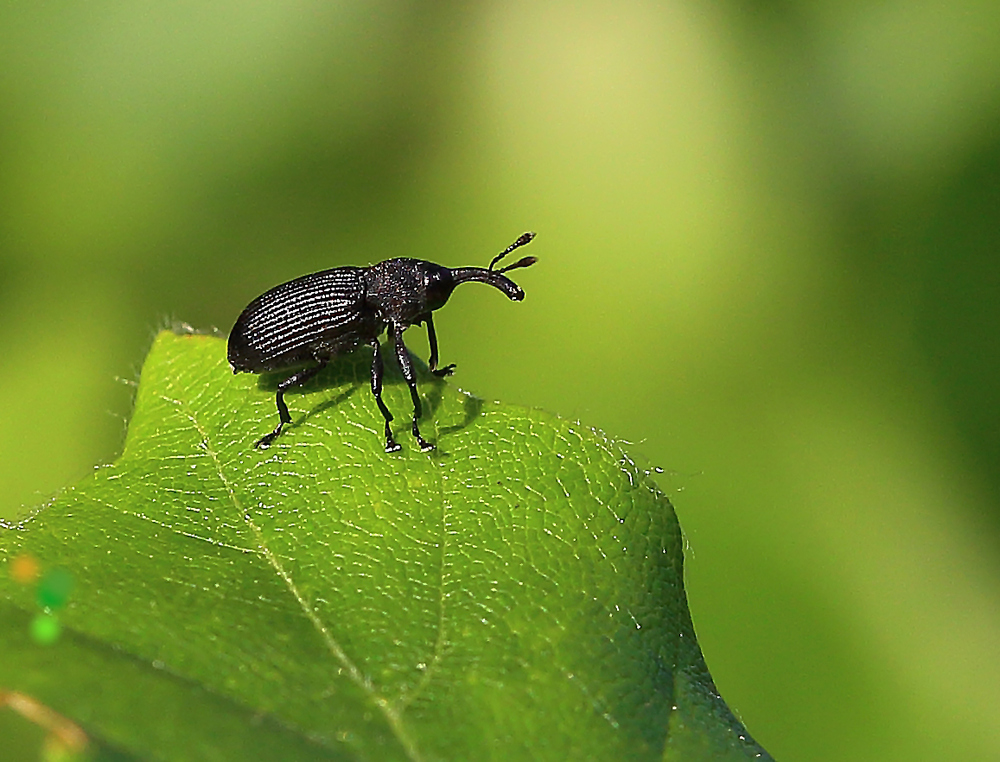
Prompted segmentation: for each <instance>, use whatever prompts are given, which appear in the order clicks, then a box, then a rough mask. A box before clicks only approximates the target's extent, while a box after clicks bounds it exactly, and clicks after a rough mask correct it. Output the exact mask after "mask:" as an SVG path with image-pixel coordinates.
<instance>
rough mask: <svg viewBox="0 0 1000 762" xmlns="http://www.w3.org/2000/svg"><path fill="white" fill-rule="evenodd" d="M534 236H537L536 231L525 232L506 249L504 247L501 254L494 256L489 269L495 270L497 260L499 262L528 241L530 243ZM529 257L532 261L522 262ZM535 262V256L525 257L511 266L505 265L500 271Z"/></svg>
mask: <svg viewBox="0 0 1000 762" xmlns="http://www.w3.org/2000/svg"><path fill="white" fill-rule="evenodd" d="M534 237H535V234H534V233H524V234H523V235H522V236H521V237H520V238H518V239H517V240H516V241H514V243H512V244H511V245H510V246H508V247H507V248H506V249H504V250H503V251H501V252H500V253H499V254H497V255H496V256H495V257H493V261H492V262H490V266H489V268H488V269H489V270H493V266H494V265H496V263H497V262H499V261H500V260H501V259H503V258H504V257H506V256H507V255H508V254H510V253H511V252H512V251H514V249H517V248H520V247H521V246H524V245H525V244H526V243H530V242H531V239H532V238H534ZM527 259H530V260H532V261H531V262H528V263H527V264H521V263H522V262H524V261H525V260H527ZM534 263H535V259H534V257H525V258H524V259H522V260H521V261H520V262H518V263H517V264H515V265H511V266H510V267H505V268H504V269H503V270H500V272H506V271H507V270H513V269H515V268H517V267H527V266H528V265H531V264H534Z"/></svg>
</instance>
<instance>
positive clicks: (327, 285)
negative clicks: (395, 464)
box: [228, 233, 536, 452]
mask: <svg viewBox="0 0 1000 762" xmlns="http://www.w3.org/2000/svg"><path fill="white" fill-rule="evenodd" d="M534 237H535V234H534V233H525V234H524V235H522V236H521V237H520V238H518V239H517V240H516V241H514V243H512V244H511V245H510V246H508V247H507V248H506V249H504V250H503V251H502V252H500V253H499V254H498V255H497V256H495V257H494V258H493V261H492V262H490V266H489V268H483V267H456V268H448V267H442V266H441V265H436V264H434V263H433V262H425V261H423V260H420V259H407V258H403V257H400V258H397V259H387V260H385V261H384V262H379V263H378V264H377V265H372V266H370V267H335V268H333V269H332V270H323V271H322V272H318V273H313V274H311V275H304V276H302V277H301V278H296V279H295V280H292V281H289V282H288V283H282V284H281V285H280V286H275V287H274V288H272V289H271V290H270V291H267V292H265V293H263V294H261V295H260V296H258V297H257V298H256V299H254V300H253V301H252V302H250V304H249V305H247V308H246V309H245V310H243V313H242V314H241V315H240V316H239V318H238V319H237V321H236V325H234V326H233V330H232V331H231V332H230V333H229V351H228V358H229V364H230V365H231V366H232V368H233V373H240V372H243V371H246V372H250V373H265V372H270V371H280V370H291V369H293V368H299V367H301V370H298V371H296V372H295V373H293V374H292V375H291V376H289V377H288V378H286V379H285V380H284V381H282V382H281V383H280V384H278V393H277V396H276V401H277V405H278V416H279V419H280V420H279V422H278V425H277V426H275V427H274V431H272V432H270V433H269V434H265V435H264V436H263V437H261V438H260V440H259V441H258V442H257V445H256V446H257V447H267V446H268V445H269V444H271V442H273V441H274V440H275V438H276V437H277V436H278V435H279V434H280V433H281V429H282V428H283V427H284V426H285V424H287V423H291V421H292V417H291V416H290V415H289V414H288V406H287V405H285V400H284V395H285V392H286V391H288V390H289V389H291V388H292V387H293V386H300V385H302V384H304V383H305V382H306V381H308V380H309V379H310V378H312V377H313V376H315V375H316V374H317V373H319V372H320V371H321V370H322V369H323V368H324V367H326V364H327V363H328V362H329V361H330V360H331V359H332V358H333V357H335V356H336V355H341V354H346V353H347V352H351V351H353V350H355V349H357V348H358V347H359V346H360V345H361V344H369V345H370V346H371V347H372V348H373V349H374V350H375V357H374V359H373V360H372V393H373V394H374V395H375V401H376V402H377V403H378V407H379V410H381V411H382V416H383V417H384V418H385V451H386V452H395V451H396V450H398V449H399V445H398V444H397V443H396V441H395V440H394V439H393V438H392V431H391V430H390V429H389V422H390V421H391V420H392V413H390V412H389V408H387V407H386V406H385V403H384V402H383V401H382V354H381V351H380V348H379V340H378V337H379V336H380V335H381V333H382V331H385V330H387V329H388V335H390V336H392V340H393V344H394V345H395V349H396V359H397V361H398V362H399V367H400V369H402V371H403V378H404V379H406V384H407V386H409V387H410V397H411V398H412V399H413V436H414V437H416V439H417V443H418V444H419V445H420V449H422V450H430V449H433V447H434V445H432V444H430V443H429V442H426V441H425V440H424V438H423V437H422V436H420V429H418V428H417V419H418V418H420V412H421V411H420V397H419V396H418V395H417V380H416V374H415V373H414V372H413V360H412V359H411V358H410V354H409V352H408V350H407V349H406V345H405V344H404V343H403V331H405V330H406V329H407V328H409V327H410V326H411V325H420V324H421V323H426V324H427V340H428V342H429V344H430V350H431V356H430V359H429V360H428V362H427V364H428V366H429V367H430V370H431V372H432V373H433V374H434V375H436V376H447V375H450V374H451V372H452V371H453V370H454V368H455V366H454V365H447V366H445V367H444V368H438V367H437V362H438V347H437V336H436V335H435V333H434V321H433V320H432V319H431V312H433V311H434V310H436V309H439V308H441V307H443V306H444V304H445V302H447V301H448V297H449V296H451V292H452V291H453V290H454V289H455V286H457V285H458V284H459V283H465V282H467V281H480V282H482V283H488V284H489V285H491V286H493V287H494V288H497V289H499V290H500V291H503V293H504V294H506V295H507V297H508V298H510V299H511V300H513V301H517V302H519V301H521V300H522V299H523V298H524V291H522V290H521V288H520V286H518V285H517V284H516V283H514V281H512V280H511V279H510V278H508V277H506V276H504V275H503V273H505V272H507V271H508V270H514V269H516V268H518V267H528V266H529V265H533V264H535V262H536V259H535V257H524V258H523V259H520V260H518V261H517V262H515V263H514V264H512V265H508V266H507V267H504V268H501V269H500V270H494V269H493V267H494V265H496V264H497V262H499V261H500V260H501V259H503V258H504V257H505V256H507V255H508V254H510V252H512V251H514V249H516V248H518V247H520V246H524V245H525V244H526V243H528V242H529V241H530V240H531V239H532V238H534Z"/></svg>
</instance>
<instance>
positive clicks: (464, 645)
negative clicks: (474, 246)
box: [0, 333, 768, 760]
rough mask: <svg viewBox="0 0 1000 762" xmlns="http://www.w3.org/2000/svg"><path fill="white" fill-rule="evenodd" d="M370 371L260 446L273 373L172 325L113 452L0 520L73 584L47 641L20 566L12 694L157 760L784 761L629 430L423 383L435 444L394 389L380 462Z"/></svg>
mask: <svg viewBox="0 0 1000 762" xmlns="http://www.w3.org/2000/svg"><path fill="white" fill-rule="evenodd" d="M369 362H370V354H368V353H365V352H363V351H361V352H358V353H357V354H356V355H355V356H352V357H347V358H344V359H343V360H342V361H338V362H337V363H334V364H333V366H332V367H331V368H329V369H328V371H327V372H325V373H324V374H323V375H321V376H320V377H319V378H317V379H316V383H313V384H311V385H310V386H309V387H308V388H307V389H306V390H305V391H304V393H301V394H290V395H289V396H288V400H289V403H290V408H291V410H292V415H293V419H294V424H293V425H292V426H289V427H288V428H287V429H286V431H285V433H284V434H283V435H282V436H281V437H280V438H279V439H278V440H277V442H276V443H275V445H274V446H272V447H271V448H270V449H268V450H265V451H259V450H255V449H254V448H253V443H254V442H255V441H256V440H257V438H258V437H259V436H260V435H261V434H262V433H264V432H266V431H268V430H270V429H271V427H272V426H273V425H274V423H275V421H276V414H275V409H274V399H273V396H274V395H273V391H272V390H273V388H274V384H275V381H276V379H274V378H263V379H259V378H257V377H255V376H250V375H240V376H235V377H234V376H233V375H232V374H231V373H230V371H229V368H228V366H227V364H226V362H225V344H224V342H222V341H221V340H219V339H216V338H210V337H205V336H196V335H184V336H178V335H174V334H171V333H164V334H161V335H160V337H159V338H158V339H157V341H156V343H155V345H154V347H153V349H152V351H151V352H150V355H149V358H148V359H147V361H146V365H145V367H144V368H143V372H142V382H141V384H140V386H139V390H138V396H137V400H136V409H135V415H134V418H133V420H132V423H131V425H130V427H129V433H128V439H127V441H126V445H125V451H124V453H123V455H122V457H121V458H120V459H119V461H118V462H117V463H116V464H115V465H113V466H109V467H106V468H102V469H99V470H98V471H97V472H96V473H94V474H93V475H92V476H90V477H89V478H87V479H85V480H84V481H82V482H81V483H80V484H79V485H77V486H76V487H74V488H71V489H67V490H66V491H64V492H63V493H62V494H60V495H59V496H58V497H57V498H55V499H54V500H53V501H52V502H51V503H50V504H49V505H47V506H46V507H45V508H44V509H42V510H40V511H38V512H37V513H35V514H34V515H32V516H30V517H29V518H27V519H26V520H24V521H22V522H21V523H18V524H17V525H15V526H11V527H7V528H4V529H2V530H0V562H7V563H6V564H5V565H6V566H10V562H12V561H13V560H14V559H15V558H19V557H20V558H24V557H25V554H28V555H30V556H31V557H33V558H35V559H37V561H38V563H39V564H40V566H41V568H42V569H61V570H64V571H65V572H68V574H69V575H70V576H71V578H72V587H71V588H69V592H68V593H67V596H66V600H65V603H64V605H63V606H62V608H60V609H59V610H58V611H57V612H56V616H58V618H59V622H60V625H61V630H60V632H61V634H60V635H59V637H58V639H57V640H56V642H55V643H54V644H52V645H39V644H36V643H35V642H34V641H33V640H32V639H31V635H30V626H31V621H32V619H33V618H34V617H35V616H36V615H37V614H38V613H39V611H40V609H39V605H40V604H39V603H38V599H37V597H36V591H35V590H34V589H33V588H32V586H31V585H28V584H23V582H18V581H16V580H15V579H13V578H12V577H11V575H9V574H3V575H2V579H0V688H6V689H8V690H16V691H20V692H22V693H24V694H28V695H31V696H33V697H35V698H36V699H37V700H38V701H40V702H44V703H45V704H46V705H48V706H50V707H51V708H53V709H54V710H55V711H57V712H59V713H61V714H63V715H65V716H66V717H68V718H70V719H72V720H73V721H75V722H77V723H79V724H80V725H81V726H82V727H83V729H84V730H85V731H86V732H87V733H88V734H89V735H90V737H91V738H92V739H94V740H95V741H96V742H97V743H98V744H99V745H100V746H101V748H107V749H111V750H115V751H114V753H115V754H119V755H125V756H128V757H130V758H131V757H135V758H139V759H165V760H166V759H209V760H245V759H280V760H338V759H344V760H355V759H367V760H469V759H479V760H485V759H497V760H501V759H502V760H518V759H538V760H574V759H598V760H625V759H629V760H660V759H669V760H701V759H748V758H749V759H753V758H765V759H766V758H768V757H767V755H766V753H764V752H763V750H762V749H760V747H759V746H757V745H756V744H755V743H754V742H753V741H752V740H750V738H749V736H747V734H746V731H745V730H744V729H743V728H742V726H741V725H740V724H739V723H738V722H737V721H736V720H735V719H734V718H733V716H732V714H731V713H730V712H729V710H728V709H727V708H726V706H725V704H724V703H723V702H722V700H721V699H720V698H719V697H718V695H717V694H716V692H715V689H714V687H713V685H712V681H711V678H710V677H709V675H708V672H707V670H706V669H705V665H704V661H703V659H702V657H701V653H700V651H699V649H698V646H697V643H696V642H695V639H694V631H693V628H692V625H691V621H690V617H689V615H688V611H687V606H686V601H685V598H684V589H683V583H682V542H681V535H680V530H679V527H678V525H677V520H676V518H675V516H674V512H673V509H672V508H671V506H670V503H669V502H668V501H667V499H666V498H665V497H664V496H663V495H662V494H661V493H660V492H659V491H658V490H657V488H656V486H655V485H654V484H653V483H652V481H650V479H649V478H648V476H647V475H645V474H644V473H642V472H641V471H639V470H637V469H636V467H635V466H634V464H633V463H632V462H631V461H630V460H629V458H628V456H627V455H626V454H625V453H624V452H623V451H622V450H621V449H620V447H619V446H618V445H617V444H616V443H615V442H613V441H611V440H609V439H607V438H606V437H604V436H603V435H601V434H600V433H598V432H595V431H593V430H591V429H587V428H584V427H582V426H580V425H578V424H574V423H570V422H569V421H565V420H562V419H560V418H557V417H555V416H552V415H550V414H547V413H544V412H541V411H537V410H525V409H521V408H514V407H508V406H503V405H498V404H490V403H484V402H482V401H480V400H478V399H476V398H474V397H471V396H468V395H466V394H463V393H462V392H460V391H458V390H457V389H456V388H455V387H453V386H451V385H449V384H447V383H444V382H442V381H440V380H435V379H430V378H422V379H421V383H422V386H421V392H422V394H423V396H424V400H425V403H426V404H425V408H426V411H425V412H426V417H425V419H424V422H423V431H424V434H425V436H427V438H428V439H431V440H432V441H435V442H437V444H438V449H437V450H436V451H434V452H431V453H426V454H425V453H421V452H420V451H419V450H418V449H417V448H416V446H415V444H414V442H413V439H412V438H411V437H410V436H409V433H408V430H409V425H408V413H409V410H410V402H409V395H408V392H407V390H406V388H405V386H403V385H401V383H400V382H399V381H398V379H390V380H389V383H388V388H387V392H386V402H387V404H388V405H389V407H390V409H392V410H393V411H394V412H395V413H396V414H397V421H396V423H397V424H398V427H397V431H398V438H399V441H400V442H401V444H402V445H403V450H402V452H400V453H396V454H392V455H387V454H386V453H385V452H383V440H382V435H381V429H382V423H381V417H380V415H379V412H378V409H377V407H376V406H375V404H374V401H373V399H372V398H371V394H370V392H369V390H368V363H369ZM389 365H390V366H391V363H390V364H389ZM125 756H122V757H121V758H125Z"/></svg>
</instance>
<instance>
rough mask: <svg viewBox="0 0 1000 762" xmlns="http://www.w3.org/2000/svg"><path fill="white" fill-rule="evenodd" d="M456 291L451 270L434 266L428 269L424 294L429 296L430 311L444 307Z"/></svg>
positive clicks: (425, 276)
mask: <svg viewBox="0 0 1000 762" xmlns="http://www.w3.org/2000/svg"><path fill="white" fill-rule="evenodd" d="M428 264H429V263H428ZM454 290H455V281H454V280H453V279H452V277H451V270H449V269H448V268H447V267H440V266H438V265H432V266H431V267H429V268H428V269H427V271H426V273H425V275H424V293H425V294H426V295H427V309H428V310H429V311H431V310H436V309H438V308H439V307H443V306H444V303H445V302H447V301H448V297H449V296H451V292H452V291H454Z"/></svg>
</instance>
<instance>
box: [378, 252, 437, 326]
mask: <svg viewBox="0 0 1000 762" xmlns="http://www.w3.org/2000/svg"><path fill="white" fill-rule="evenodd" d="M454 289H455V281H454V279H453V278H452V271H451V270H450V269H449V268H447V267H442V266H441V265H436V264H434V263H433V262H425V261H424V260H422V259H407V258H398V259H387V260H386V261H385V262H379V263H378V264H377V265H372V266H371V267H369V268H368V269H367V271H366V272H365V303H366V304H367V305H368V306H369V307H370V308H371V309H373V310H375V311H376V312H377V314H378V315H379V316H380V318H381V319H382V320H385V321H387V322H388V321H392V322H393V323H396V324H397V325H403V326H408V325H413V324H415V323H419V322H420V321H421V320H422V319H423V318H424V316H426V315H427V314H428V313H430V312H433V311H434V310H436V309H440V308H441V307H443V306H444V304H445V302H447V301H448V297H449V296H451V292H452V291H453V290H454Z"/></svg>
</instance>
